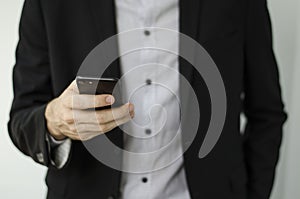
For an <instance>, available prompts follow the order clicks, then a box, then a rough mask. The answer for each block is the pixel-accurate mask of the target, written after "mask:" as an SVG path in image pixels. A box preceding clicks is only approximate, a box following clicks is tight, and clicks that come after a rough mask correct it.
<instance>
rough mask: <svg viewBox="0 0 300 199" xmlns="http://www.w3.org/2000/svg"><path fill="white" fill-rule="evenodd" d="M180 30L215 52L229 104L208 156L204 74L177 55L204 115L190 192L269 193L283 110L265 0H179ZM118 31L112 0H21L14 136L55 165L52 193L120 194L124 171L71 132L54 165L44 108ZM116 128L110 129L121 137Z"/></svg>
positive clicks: (189, 166)
mask: <svg viewBox="0 0 300 199" xmlns="http://www.w3.org/2000/svg"><path fill="white" fill-rule="evenodd" d="M180 31H181V32H182V33H184V34H187V35H189V36H190V37H192V38H193V39H195V40H196V41H198V42H199V43H200V44H202V45H203V46H204V48H205V49H206V50H207V51H208V52H209V53H210V55H211V57H212V58H213V59H214V61H215V63H216V64H217V66H218V68H219V71H220V73H221V75H222V77H223V80H224V83H225V88H226V93H227V108H228V111H227V116H226V121H225V126H224V130H223V132H222V135H221V137H220V140H219V141H218V143H217V145H216V147H215V148H214V149H213V151H212V152H211V153H210V154H209V155H208V156H207V157H206V158H204V159H199V158H198V151H199V148H200V146H201V143H202V140H203V137H204V135H205V130H206V129H207V126H208V123H209V118H210V117H209V115H210V108H209V104H210V100H209V95H208V93H207V88H206V86H205V82H204V81H203V79H202V78H201V76H200V75H199V74H198V73H197V72H195V71H194V69H193V68H192V67H191V66H190V65H189V64H188V63H186V62H185V61H184V60H180V72H181V73H182V74H183V75H184V76H185V77H186V78H187V79H188V80H189V81H190V82H191V84H192V86H193V88H194V89H195V91H196V93H197V96H198V97H199V103H200V107H201V117H202V119H201V121H200V128H199V131H198V134H197V136H196V138H195V140H194V141H193V143H192V145H191V147H190V148H189V149H188V150H187V152H186V153H185V154H184V166H185V171H186V177H187V183H188V187H189V191H190V194H191V196H192V198H201V199H220V198H222V199H224V198H228V199H246V198H247V199H267V198H269V195H270V192H271V188H272V184H273V180H274V172H275V166H276V163H277V160H278V154H279V147H280V143H281V137H282V125H283V123H284V121H285V119H286V115H285V113H284V111H283V103H282V100H281V91H280V86H279V80H278V79H279V78H278V71H277V65H276V62H275V58H274V54H273V51H272V37H271V28H270V19H269V14H268V11H267V6H266V1H265V0H227V1H223V0H181V1H180ZM116 32H117V31H116V22H115V8H114V3H113V1H112V0H26V1H25V4H24V8H23V12H22V18H21V22H20V41H19V44H18V47H17V51H16V65H15V67H14V71H13V81H14V101H13V104H12V109H11V114H10V121H9V124H8V127H9V133H10V136H11V139H12V141H13V142H14V144H15V145H16V146H17V147H18V148H19V149H20V150H21V151H22V152H23V153H24V154H26V155H28V156H31V157H32V158H33V159H34V160H35V161H36V162H39V163H41V164H43V165H45V166H47V167H48V168H49V170H48V173H47V177H46V183H47V185H48V188H49V191H48V198H49V199H53V198H56V199H60V198H61V199H62V198H70V199H77V198H78V199H79V198H91V199H93V198H108V197H110V198H117V197H118V195H119V191H118V190H119V186H120V176H121V175H120V174H121V173H120V172H119V171H116V170H114V169H111V168H109V167H107V166H105V165H103V164H101V163H100V162H98V161H97V160H96V159H95V158H94V157H93V156H92V155H90V154H89V153H88V152H87V150H86V149H85V148H84V146H83V144H82V143H81V142H78V141H73V144H72V149H71V155H70V158H69V161H68V163H67V164H66V166H65V167H64V168H62V169H60V170H58V169H57V168H55V167H53V166H52V165H51V163H50V157H51V150H49V144H48V142H47V141H46V139H45V137H46V136H47V133H48V132H47V128H46V124H45V117H44V111H45V107H46V104H47V103H48V102H49V101H50V100H52V99H53V98H55V97H57V96H59V95H60V94H61V93H62V91H63V90H64V89H65V88H66V87H67V86H68V85H69V83H70V82H71V81H72V80H73V79H74V78H75V76H76V73H77V70H78V68H79V67H80V65H81V63H82V61H83V60H84V58H85V57H86V56H87V54H88V53H89V52H90V51H91V50H92V49H93V48H94V47H95V46H96V45H98V44H99V43H100V42H101V41H103V40H105V39H106V38H108V37H110V36H112V35H114V34H115V33H116ZM115 65H116V67H112V69H111V71H110V73H109V74H108V76H119V68H118V63H117V62H116V64H115ZM242 93H243V94H244V95H242ZM241 96H243V97H241ZM242 111H244V113H245V115H246V117H247V126H246V130H245V132H244V134H243V135H241V134H240V129H239V128H240V122H239V121H240V113H241V112H242ZM117 131H119V129H118V128H116V129H115V130H113V131H112V132H110V133H108V134H109V135H110V136H111V139H114V141H115V142H118V143H119V144H120V145H122V138H121V136H120V135H121V133H118V132H117ZM41 157H42V158H41Z"/></svg>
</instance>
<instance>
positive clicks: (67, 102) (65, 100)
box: [61, 96, 73, 107]
mask: <svg viewBox="0 0 300 199" xmlns="http://www.w3.org/2000/svg"><path fill="white" fill-rule="evenodd" d="M61 103H62V105H63V106H65V107H72V103H73V99H72V97H71V96H67V97H64V98H62V99H61Z"/></svg>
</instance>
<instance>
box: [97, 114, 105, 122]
mask: <svg viewBox="0 0 300 199" xmlns="http://www.w3.org/2000/svg"><path fill="white" fill-rule="evenodd" d="M98 121H99V122H100V123H105V121H106V115H105V114H104V113H101V114H99V115H98Z"/></svg>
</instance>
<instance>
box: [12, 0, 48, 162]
mask: <svg viewBox="0 0 300 199" xmlns="http://www.w3.org/2000/svg"><path fill="white" fill-rule="evenodd" d="M13 86H14V99H13V103H12V107H11V112H10V121H9V122H8V131H9V135H10V137H11V139H12V141H13V143H14V144H15V146H16V147H17V148H18V149H19V150H20V151H22V152H23V153H24V154H26V155H28V156H31V157H32V158H33V160H34V161H36V162H38V163H40V164H43V165H46V166H48V164H49V162H50V159H49V157H50V156H49V153H50V149H49V144H48V143H47V140H48V139H47V133H48V131H47V127H46V121H45V116H44V112H45V107H46V104H47V102H49V101H50V100H51V99H52V98H53V92H52V86H51V75H50V67H49V57H48V50H47V37H46V31H45V25H44V22H43V15H42V13H41V9H40V1H39V0H26V1H25V3H24V6H23V11H22V16H21V21H20V28H19V43H18V46H17V50H16V64H15V66H14V69H13Z"/></svg>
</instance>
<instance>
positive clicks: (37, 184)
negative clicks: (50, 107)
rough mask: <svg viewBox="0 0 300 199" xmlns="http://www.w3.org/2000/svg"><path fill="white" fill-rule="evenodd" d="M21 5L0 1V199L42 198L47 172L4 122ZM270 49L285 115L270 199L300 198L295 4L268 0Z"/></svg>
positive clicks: (299, 24) (298, 16)
mask: <svg viewBox="0 0 300 199" xmlns="http://www.w3.org/2000/svg"><path fill="white" fill-rule="evenodd" d="M22 4H23V1H20V0H0V96H1V97H0V113H1V114H0V198H3V199H17V198H30V199H40V198H45V194H46V186H45V183H44V178H45V172H46V168H44V167H42V166H39V165H37V164H35V163H33V161H32V160H31V159H30V158H28V157H25V156H24V155H22V154H21V153H20V152H19V151H18V150H17V149H16V148H15V147H14V146H13V144H12V142H11V141H10V139H9V136H8V133H7V127H6V123H7V121H8V113H9V109H10V105H11V100H12V78H11V73H12V67H13V65H14V62H15V61H14V52H15V47H16V44H17V41H18V34H17V33H18V24H19V17H20V12H21V8H22ZM269 10H270V12H271V18H272V22H273V32H274V49H275V54H276V56H277V60H278V63H279V69H280V74H281V84H282V88H283V97H284V101H285V103H286V108H287V111H288V112H289V121H288V123H287V125H286V126H285V135H284V140H283V146H282V150H281V159H280V164H279V166H278V169H277V177H276V183H275V187H274V191H273V194H272V199H299V198H300V188H299V185H300V156H299V153H300V144H299V142H300V121H299V117H300V104H299V102H300V90H299V85H300V78H299V76H300V67H299V66H300V1H299V0H284V1H282V0H269Z"/></svg>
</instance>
